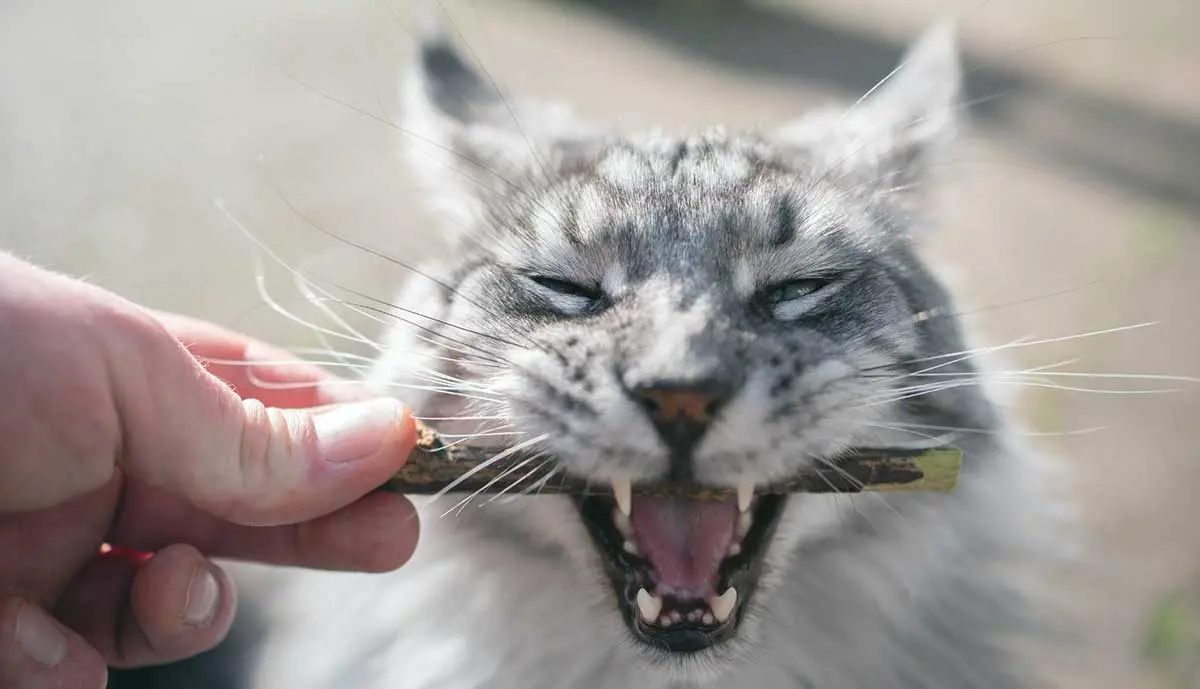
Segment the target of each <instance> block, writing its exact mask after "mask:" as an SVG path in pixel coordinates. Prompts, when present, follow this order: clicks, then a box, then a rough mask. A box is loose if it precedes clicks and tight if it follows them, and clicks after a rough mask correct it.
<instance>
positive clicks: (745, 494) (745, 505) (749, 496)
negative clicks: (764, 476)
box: [737, 483, 754, 512]
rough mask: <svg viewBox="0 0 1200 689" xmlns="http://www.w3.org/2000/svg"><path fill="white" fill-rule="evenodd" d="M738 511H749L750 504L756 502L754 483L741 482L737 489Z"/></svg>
mask: <svg viewBox="0 0 1200 689" xmlns="http://www.w3.org/2000/svg"><path fill="white" fill-rule="evenodd" d="M737 498H738V511H739V512H746V511H749V509H750V505H751V504H752V503H753V502H754V484H753V483H741V484H738V489H737Z"/></svg>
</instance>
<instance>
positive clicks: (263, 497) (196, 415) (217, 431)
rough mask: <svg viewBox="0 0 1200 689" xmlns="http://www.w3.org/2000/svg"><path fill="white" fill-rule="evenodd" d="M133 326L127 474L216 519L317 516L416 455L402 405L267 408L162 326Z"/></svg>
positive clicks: (386, 401)
mask: <svg viewBox="0 0 1200 689" xmlns="http://www.w3.org/2000/svg"><path fill="white" fill-rule="evenodd" d="M135 322H136V327H137V329H138V330H139V332H138V333H137V334H136V336H134V337H129V338H126V339H125V340H123V342H122V344H123V345H124V346H123V347H122V348H121V350H120V351H117V352H115V354H120V356H113V357H111V358H110V362H111V363H110V366H111V367H112V368H113V369H114V375H113V380H114V381H115V383H114V384H115V386H116V388H117V395H116V397H117V401H118V405H119V408H120V412H121V417H122V421H123V431H124V432H123V439H122V445H121V447H122V451H121V453H120V460H119V461H120V463H121V468H122V470H123V471H125V472H126V473H127V474H128V475H130V476H132V477H136V478H137V479H139V480H141V481H143V482H146V483H149V484H150V485H154V486H158V487H160V488H163V489H165V490H168V491H170V492H172V493H174V494H176V495H179V496H181V497H184V498H186V499H187V500H189V501H190V502H191V503H192V504H194V505H195V506H196V507H198V508H200V509H202V510H204V511H206V512H208V513H210V514H213V515H215V516H217V517H221V518H223V519H226V520H228V521H231V522H234V523H238V524H244V525H254V526H268V525H277V524H290V523H297V522H300V521H306V520H309V519H313V518H316V517H319V516H322V515H325V514H328V513H330V512H333V511H335V510H337V509H339V508H341V507H344V506H346V505H348V504H350V503H352V502H354V501H355V500H357V499H358V498H360V497H362V496H363V495H365V494H366V493H368V492H370V491H371V490H373V489H375V488H377V487H379V486H380V485H382V484H383V483H384V482H385V481H386V480H387V479H388V478H390V477H391V476H392V475H393V474H394V473H395V472H396V471H397V470H398V469H399V468H400V466H401V465H402V464H403V463H404V461H405V459H407V457H408V454H409V452H411V451H412V448H413V446H414V444H415V442H416V429H415V427H414V424H413V420H412V418H411V416H410V415H409V414H408V412H407V411H406V410H405V409H404V407H403V406H402V405H401V404H400V403H399V402H397V401H396V400H393V399H390V398H382V399H375V400H366V401H361V402H353V403H347V404H343V405H333V406H328V407H319V408H313V409H276V408H271V407H266V406H264V405H263V404H262V403H261V402H259V401H257V400H243V399H241V398H240V397H239V396H238V395H237V394H236V393H234V391H233V390H231V389H230V388H229V387H228V386H226V385H225V384H224V383H222V382H221V381H220V380H219V379H217V378H216V377H215V376H213V375H211V374H209V373H208V372H207V371H206V370H204V368H203V367H202V366H200V364H199V363H198V362H197V361H196V359H195V358H194V357H192V355H191V354H190V353H189V352H188V351H187V350H186V349H185V348H184V347H183V346H182V345H180V344H179V341H178V340H177V339H176V338H175V337H174V336H172V335H171V334H169V333H168V332H167V331H166V330H164V329H163V328H162V326H161V325H160V324H159V323H158V321H157V320H155V319H153V318H150V317H148V316H147V317H146V318H144V319H143V318H137V319H135ZM127 323H128V322H127ZM130 342H135V343H136V344H137V351H136V355H134V356H131V352H129V351H128V344H129V343H130Z"/></svg>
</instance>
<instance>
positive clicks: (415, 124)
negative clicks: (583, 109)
mask: <svg viewBox="0 0 1200 689" xmlns="http://www.w3.org/2000/svg"><path fill="white" fill-rule="evenodd" d="M424 9H426V10H427V13H426V14H425V15H423V18H424V19H425V25H424V27H423V28H422V35H421V38H420V39H419V45H418V46H417V47H418V53H417V55H416V59H415V60H414V66H413V68H412V69H411V70H410V72H409V75H408V78H407V79H406V80H405V84H404V87H405V88H404V93H403V96H404V101H403V112H404V119H403V122H402V126H403V131H402V133H401V137H402V139H403V150H404V153H405V154H406V156H407V157H408V159H409V162H410V164H411V166H412V167H413V168H414V170H415V172H417V174H418V176H419V178H420V181H422V182H423V183H425V185H426V186H427V188H428V191H429V192H430V196H431V197H432V199H433V200H434V201H435V202H438V205H440V206H441V208H440V210H441V211H443V212H444V213H448V214H450V215H452V216H454V217H455V218H456V220H457V221H458V224H459V225H460V226H464V227H472V226H474V225H475V224H476V223H477V222H478V221H479V220H480V218H481V217H482V215H483V213H484V208H485V207H486V205H487V203H488V201H489V198H503V197H505V196H506V195H508V194H511V193H512V191H513V188H514V187H516V186H521V185H524V184H529V183H539V182H541V183H544V182H545V181H546V180H547V178H548V177H553V175H554V173H555V171H556V170H557V169H559V168H561V167H562V166H563V165H564V164H567V163H569V160H566V159H567V158H569V157H570V155H571V154H572V152H574V151H577V149H579V148H583V147H585V146H586V143H587V142H589V141H594V140H595V139H596V138H597V137H599V136H601V135H602V134H603V132H602V131H601V130H600V128H599V127H596V126H594V125H592V124H590V123H587V122H584V121H582V120H580V119H578V118H576V117H575V116H574V115H573V113H571V112H570V110H568V109H567V108H565V107H562V106H558V105H554V104H550V103H541V102H531V101H529V100H525V99H520V98H515V97H513V96H511V95H508V94H505V93H503V92H502V91H501V90H500V88H499V87H498V86H497V85H496V84H495V83H493V82H492V80H491V78H490V77H489V76H487V74H486V72H483V71H482V70H477V69H475V68H474V67H472V66H471V65H470V64H468V62H467V61H466V60H465V59H464V58H463V56H462V54H461V53H460V52H459V51H458V50H457V49H456V48H455V46H454V44H453V42H452V41H451V40H450V38H449V36H448V35H447V34H446V33H445V31H444V27H443V26H442V25H441V23H440V22H439V21H436V20H434V19H433V18H432V16H431V15H430V14H429V13H428V11H431V10H428V8H424Z"/></svg>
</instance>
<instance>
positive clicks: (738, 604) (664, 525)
mask: <svg viewBox="0 0 1200 689" xmlns="http://www.w3.org/2000/svg"><path fill="white" fill-rule="evenodd" d="M785 500H786V498H785V497H784V496H781V495H755V494H754V492H753V488H752V487H743V488H741V489H739V490H738V492H737V497H736V498H734V497H730V498H728V499H726V500H693V499H688V498H680V497H666V496H651V495H639V494H637V493H633V492H632V489H631V486H630V484H629V483H628V482H624V483H621V482H614V483H613V497H606V496H586V497H584V498H583V500H582V501H581V502H580V504H579V509H580V513H581V514H582V516H583V522H584V524H586V525H587V529H588V531H589V532H590V533H591V535H592V539H593V540H594V541H595V543H596V545H597V547H598V548H599V550H600V553H601V556H602V559H603V561H604V563H605V567H606V569H607V571H608V575H609V579H610V582H611V583H612V586H613V590H614V592H615V594H616V596H617V604H618V607H619V608H620V610H621V614H622V616H623V617H624V618H625V623H626V624H627V625H628V626H629V629H630V631H632V632H633V635H634V636H635V637H637V638H638V639H639V640H641V641H642V642H643V643H646V644H648V645H650V646H653V647H655V648H658V649H661V650H666V651H671V652H682V653H689V652H695V651H700V650H703V649H705V648H708V647H709V646H712V645H714V644H717V643H720V642H722V641H725V640H727V639H729V638H731V637H732V636H733V635H734V634H735V633H736V632H737V627H738V625H739V624H740V622H741V613H742V611H743V610H745V607H746V605H747V603H748V601H749V600H750V598H751V596H753V594H754V591H755V587H756V585H757V583H758V578H759V575H760V573H761V569H762V556H763V554H764V552H765V551H766V544H767V543H768V542H769V540H770V538H771V536H772V534H773V532H774V530H775V525H776V523H777V522H778V519H779V515H780V513H781V512H782V511H783V504H784V501H785Z"/></svg>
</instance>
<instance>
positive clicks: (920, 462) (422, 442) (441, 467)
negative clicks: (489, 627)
mask: <svg viewBox="0 0 1200 689" xmlns="http://www.w3.org/2000/svg"><path fill="white" fill-rule="evenodd" d="M417 438H418V440H417V447H416V449H415V450H413V452H412V454H411V455H409V457H408V462H407V463H406V464H405V465H404V467H403V468H402V469H401V470H400V472H399V473H397V474H396V476H395V477H393V478H392V479H391V480H390V481H388V483H387V484H386V485H385V486H384V488H385V489H386V490H392V491H395V492H397V493H404V494H407V495H433V494H436V493H439V492H441V491H443V490H445V491H446V492H450V493H480V494H483V495H486V494H491V493H500V492H501V491H503V492H504V493H505V494H520V493H521V492H523V491H527V492H530V493H535V494H538V495H551V494H556V495H562V494H568V495H611V494H612V491H611V488H610V486H609V485H608V483H607V482H596V483H589V482H586V481H584V480H582V479H578V478H574V477H568V476H565V475H563V473H562V472H556V473H555V474H554V475H553V476H552V477H551V478H550V479H549V480H544V477H545V476H547V475H548V474H549V472H550V468H551V467H550V465H549V464H547V466H546V467H545V469H544V470H535V469H537V467H539V466H540V465H541V464H542V463H543V462H546V461H547V459H548V457H547V456H545V455H544V454H536V455H535V453H532V452H526V453H518V452H513V453H511V454H508V455H505V456H504V457H502V458H500V459H498V460H496V461H490V460H492V459H493V458H495V457H496V456H497V455H499V454H502V453H504V450H502V449H489V450H481V449H477V448H471V447H464V446H457V445H456V446H451V447H448V446H447V443H446V442H445V441H444V440H443V439H442V438H441V437H440V436H438V434H437V432H435V431H434V430H433V429H432V428H430V427H428V426H426V425H424V424H422V423H420V422H418V423H417ZM489 462H490V463H489ZM961 467H962V452H960V451H959V450H957V449H951V448H945V447H942V448H937V449H932V450H902V449H871V450H864V451H860V452H855V453H851V454H848V455H846V456H844V457H843V458H841V459H840V460H838V462H837V465H836V467H831V466H824V465H818V466H815V467H813V468H812V469H811V470H808V471H806V472H805V473H802V474H797V475H795V476H793V477H791V478H790V479H788V480H786V481H781V482H779V483H773V484H770V485H767V486H759V487H757V488H756V489H755V492H756V493H759V494H785V493H858V492H862V491H934V492H948V491H951V490H954V487H955V485H956V484H957V483H958V473H959V470H960V469H961ZM514 482H517V485H514ZM634 491H635V492H637V493H643V494H649V495H672V496H678V497H687V498H691V499H694V500H722V499H726V498H730V497H732V496H733V495H734V491H733V490H732V489H730V488H724V487H710V486H702V485H680V484H658V485H645V486H642V485H635V486H634Z"/></svg>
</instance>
